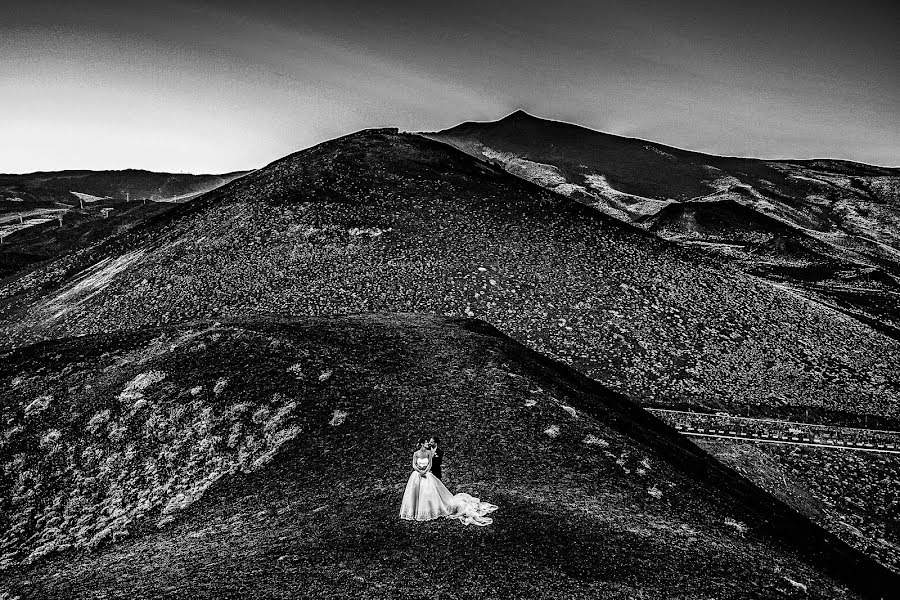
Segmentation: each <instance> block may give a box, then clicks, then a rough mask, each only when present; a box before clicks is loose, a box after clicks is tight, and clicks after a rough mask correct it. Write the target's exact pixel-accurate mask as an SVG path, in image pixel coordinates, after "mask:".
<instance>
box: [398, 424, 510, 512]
mask: <svg viewBox="0 0 900 600" xmlns="http://www.w3.org/2000/svg"><path fill="white" fill-rule="evenodd" d="M416 447H417V450H416V451H415V452H414V453H413V459H412V466H413V472H412V473H411V474H410V476H409V481H408V482H407V483H406V491H405V492H404V493H403V503H402V504H401V505H400V518H401V519H407V520H410V521H430V520H432V519H437V518H438V517H447V518H448V519H459V520H460V521H462V523H463V525H481V526H484V525H490V524H491V523H492V522H493V521H494V520H493V519H491V518H490V517H486V516H485V515H486V514H488V513H490V512H494V511H495V510H497V506H495V505H493V504H489V503H487V502H481V501H480V500H479V499H478V498H475V497H473V496H470V495H469V494H463V493H459V494H455V495H454V494H451V493H450V490H448V489H447V488H446V486H444V484H443V483H441V480H440V479H438V478H437V477H435V476H434V475H433V474H432V473H431V459H432V457H433V456H434V452H432V450H431V447H430V446H428V443H427V441H426V440H425V438H420V439H419V440H418V442H416Z"/></svg>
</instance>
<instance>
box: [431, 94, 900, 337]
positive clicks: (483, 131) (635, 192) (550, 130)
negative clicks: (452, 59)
mask: <svg viewBox="0 0 900 600" xmlns="http://www.w3.org/2000/svg"><path fill="white" fill-rule="evenodd" d="M426 135H428V136H429V137H430V138H432V139H436V140H439V141H442V142H445V143H448V144H450V145H452V146H454V147H456V148H459V149H461V150H463V151H465V152H467V153H469V154H472V155H473V156H476V157H478V158H482V159H485V160H488V161H490V162H493V163H495V164H498V165H500V166H502V167H503V168H505V169H506V170H507V171H509V172H510V173H513V174H514V175H517V176H519V177H523V178H525V179H528V180H529V181H533V182H535V183H537V184H539V185H542V186H544V187H547V188H549V189H553V190H554V191H557V192H559V193H562V194H565V195H568V196H570V197H572V198H574V199H577V200H579V201H582V202H585V203H586V204H589V205H591V206H593V207H595V208H597V209H598V210H601V211H603V212H606V213H607V214H609V215H611V216H614V217H616V218H618V219H621V220H623V221H625V222H630V223H635V224H637V225H640V226H642V227H646V228H650V229H652V230H654V231H656V232H657V233H659V234H660V235H662V236H664V237H667V238H668V239H674V240H677V241H678V242H679V243H681V244H685V245H693V246H697V247H700V248H702V249H704V250H705V251H707V252H713V253H716V254H720V255H723V256H726V257H728V258H730V259H731V260H733V261H735V262H736V263H737V264H738V265H740V266H741V267H742V268H743V269H744V270H746V271H747V272H749V273H753V274H756V275H760V276H762V277H765V278H766V279H767V280H770V281H772V282H775V283H778V284H780V285H790V286H791V287H792V289H793V290H794V291H795V292H796V293H801V294H804V295H805V296H808V297H810V298H814V299H816V300H817V301H820V302H823V303H825V304H827V305H829V306H832V307H834V308H837V309H839V310H842V311H844V312H846V313H847V314H849V315H852V316H854V317H857V318H861V319H863V320H864V321H866V322H868V323H872V324H876V325H878V326H880V327H881V328H882V330H883V331H887V332H889V333H890V334H891V335H894V336H895V337H900V308H898V307H900V169H896V168H893V169H892V168H884V167H875V166H871V165H864V164H859V163H852V162H847V161H835V160H803V161H799V160H794V161H790V160H759V159H748V158H736V157H723V156H711V155H706V154H702V153H699V152H691V151H687V150H681V149H678V148H672V147H669V146H664V145H662V144H657V143H655V142H648V141H646V140H640V139H634V138H625V137H620V136H615V135H610V134H606V133H602V132H599V131H593V130H591V129H587V128H584V127H579V126H577V125H572V124H569V123H562V122H557V121H550V120H546V119H540V118H537V117H534V116H532V115H529V114H526V113H524V112H522V111H518V112H515V113H513V114H511V115H509V116H508V117H506V118H504V119H501V120H499V121H496V122H487V123H463V124H461V125H458V126H457V127H453V128H451V129H448V130H446V131H441V132H436V133H430V134H426ZM680 211H684V212H685V213H687V215H686V216H687V217H688V218H682V219H681V223H680V226H679V227H678V228H676V231H671V230H670V228H669V225H671V219H672V217H673V214H674V213H677V212H680ZM698 211H700V212H701V213H707V212H708V213H712V214H715V215H718V216H720V217H724V218H725V220H726V221H727V222H728V225H729V226H728V227H716V228H712V229H711V228H708V227H703V226H702V225H699V226H698V225H697V223H695V221H693V220H692V219H691V218H690V216H691V214H692V213H696V212H698ZM766 221H773V222H774V224H773V226H764V227H760V225H761V224H763V223H764V222H766ZM800 248H802V249H803V251H802V252H797V251H796V250H797V249H800Z"/></svg>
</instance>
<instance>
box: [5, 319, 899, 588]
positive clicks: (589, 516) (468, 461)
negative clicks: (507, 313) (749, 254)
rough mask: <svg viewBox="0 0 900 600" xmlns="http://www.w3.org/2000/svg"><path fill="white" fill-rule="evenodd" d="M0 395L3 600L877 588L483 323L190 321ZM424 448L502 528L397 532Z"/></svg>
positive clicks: (51, 363)
mask: <svg viewBox="0 0 900 600" xmlns="http://www.w3.org/2000/svg"><path fill="white" fill-rule="evenodd" d="M0 372H2V373H3V374H4V376H3V377H0V389H2V395H0V397H2V398H3V401H2V405H0V411H2V418H3V422H4V424H5V425H4V429H3V431H2V438H0V464H2V466H3V476H2V479H0V488H2V489H3V493H2V494H0V503H2V504H0V506H2V513H0V518H2V520H3V521H2V527H0V531H2V532H3V534H2V542H0V543H2V548H3V556H2V559H0V561H2V567H3V568H4V572H3V577H2V581H3V583H2V584H0V594H3V593H4V592H5V593H6V595H4V596H3V597H21V598H23V599H25V598H61V597H65V598H96V597H107V598H110V597H118V598H151V597H174V596H177V597H190V596H203V597H238V596H239V597H253V598H288V597H292V598H293V597H310V598H312V597H316V598H321V597H349V596H354V597H373V598H374V597H423V595H424V596H428V597H435V596H442V595H447V596H455V597H475V596H477V597H482V598H498V597H510V596H515V597H526V596H527V597H533V598H542V597H543V598H558V597H563V596H566V597H584V596H586V595H593V596H603V597H605V598H633V597H635V596H646V597H668V598H758V597H766V598H792V597H798V598H799V597H802V598H855V597H859V596H858V595H857V594H861V595H864V596H869V597H873V598H877V597H882V596H884V597H887V594H889V593H890V590H892V589H893V590H896V585H897V583H898V579H897V576H896V575H891V574H890V573H888V572H887V571H885V570H883V569H882V568H880V567H879V566H878V565H876V564H875V563H873V562H871V561H870V560H869V559H867V558H866V557H864V556H862V555H860V554H859V553H857V552H856V551H854V550H852V549H851V548H849V547H848V546H846V545H844V544H843V543H841V542H840V541H839V540H837V538H835V537H834V536H832V535H830V534H827V533H825V532H824V531H823V530H821V529H819V528H818V527H816V526H814V525H812V524H811V523H810V522H809V521H807V520H806V519H804V518H802V517H800V516H799V515H798V514H797V513H795V512H793V511H791V510H790V509H788V508H787V507H786V506H785V505H783V504H781V503H780V502H778V501H776V500H775V499H774V498H772V497H771V496H768V495H767V494H765V493H763V492H761V491H760V490H759V489H758V488H756V487H754V486H752V485H750V484H749V483H748V482H747V481H746V480H744V479H741V478H740V477H739V476H737V475H736V474H735V473H734V472H733V471H730V470H729V469H727V468H725V467H723V466H722V465H721V464H719V463H717V462H716V461H714V460H712V459H711V457H710V456H709V455H707V454H705V453H704V452H702V451H700V450H699V449H698V448H696V447H695V446H694V445H692V444H691V443H690V442H688V441H687V440H685V439H683V438H681V437H679V436H678V434H676V433H675V432H674V431H673V430H671V429H669V428H668V427H666V426H665V425H663V424H662V423H661V422H660V421H658V420H657V419H655V418H654V417H652V416H651V415H649V413H646V412H645V411H642V410H640V409H639V408H637V407H636V406H635V405H634V404H632V403H631V402H630V401H628V400H627V399H626V398H624V397H622V396H620V395H617V394H615V393H613V392H611V391H609V390H606V389H604V388H602V387H601V386H599V385H598V384H596V383H595V382H593V381H591V380H589V379H587V378H585V377H583V376H581V375H579V374H577V373H576V372H574V371H572V370H571V369H569V368H567V367H565V366H563V365H562V364H560V363H557V362H554V361H551V360H548V359H546V358H545V357H542V356H540V355H538V354H536V353H534V352H532V351H530V350H528V349H526V348H524V347H522V346H521V345H519V344H517V343H515V342H513V341H512V340H510V339H509V338H506V337H505V336H502V335H501V334H499V332H497V331H496V330H495V329H493V328H491V327H489V326H487V325H485V324H483V323H480V322H475V321H471V320H459V319H445V318H438V317H423V316H416V315H368V316H351V317H342V318H341V317H332V318H302V319H275V320H272V319H269V320H256V321H242V322H221V323H219V322H217V323H210V322H195V323H189V324H181V325H177V326H168V327H164V328H155V329H145V330H141V331H136V332H119V333H115V334H107V335H100V336H88V337H81V338H72V339H65V340H59V341H53V342H46V343H41V344H38V345H36V346H30V347H26V348H22V349H19V350H16V351H13V352H9V353H6V354H4V355H2V356H0ZM424 433H434V434H437V435H440V436H441V437H442V438H443V440H444V447H445V449H446V451H447V453H448V454H447V468H446V473H447V474H446V476H445V480H446V481H447V482H448V484H449V485H450V487H451V488H452V489H455V490H461V491H467V492H470V493H472V494H474V495H477V496H480V497H482V498H484V499H487V500H489V501H491V502H494V503H496V504H498V505H499V506H500V509H499V510H498V511H497V512H496V513H495V515H494V516H495V517H496V518H495V521H494V523H493V524H492V525H491V526H489V527H486V528H477V527H463V526H461V525H460V524H459V523H457V522H452V521H439V522H433V523H427V524H414V523H409V522H404V521H401V520H400V519H399V518H398V514H397V513H398V510H399V503H400V497H401V496H402V493H403V487H404V484H405V480H406V478H407V476H408V473H409V470H410V467H409V457H410V454H411V452H412V448H411V447H410V444H411V442H412V440H414V439H415V438H416V437H418V436H420V435H422V434H424ZM841 580H842V581H843V583H842V582H841ZM847 586H849V587H850V588H853V589H854V590H855V591H851V589H848V587H847Z"/></svg>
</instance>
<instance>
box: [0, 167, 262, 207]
mask: <svg viewBox="0 0 900 600" xmlns="http://www.w3.org/2000/svg"><path fill="white" fill-rule="evenodd" d="M248 172H249V171H235V172H234V173H224V174H221V175H191V174H189V173H154V172H152V171H144V170H141V169H124V170H121V171H41V172H36V173H27V174H23V175H10V174H0V200H8V199H9V198H12V197H18V198H21V199H22V200H24V201H25V202H50V201H54V202H65V203H69V204H71V203H73V202H74V201H75V198H74V197H73V196H72V194H71V192H79V193H82V194H89V195H91V196H97V197H99V198H109V199H112V200H122V201H124V200H125V199H126V195H129V196H130V199H131V200H132V201H142V200H144V199H146V200H154V201H176V200H179V199H182V200H183V199H185V197H189V196H190V195H195V194H200V193H203V192H206V191H209V190H211V189H214V188H217V187H219V186H220V185H224V184H226V183H228V182H229V181H233V180H234V179H237V178H238V177H241V176H243V175H246V174H247V173H248Z"/></svg>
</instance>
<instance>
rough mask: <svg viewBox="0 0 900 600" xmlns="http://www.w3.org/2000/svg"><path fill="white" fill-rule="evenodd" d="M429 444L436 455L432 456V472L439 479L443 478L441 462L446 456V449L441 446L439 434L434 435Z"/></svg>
mask: <svg viewBox="0 0 900 600" xmlns="http://www.w3.org/2000/svg"><path fill="white" fill-rule="evenodd" d="M428 445H429V446H431V450H432V452H434V456H433V457H431V474H432V475H434V476H435V477H437V478H438V479H443V477H441V462H442V460H443V458H444V450H443V449H442V448H441V441H440V440H439V439H438V437H437V436H435V435H433V436H431V438H430V439H429V440H428Z"/></svg>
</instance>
